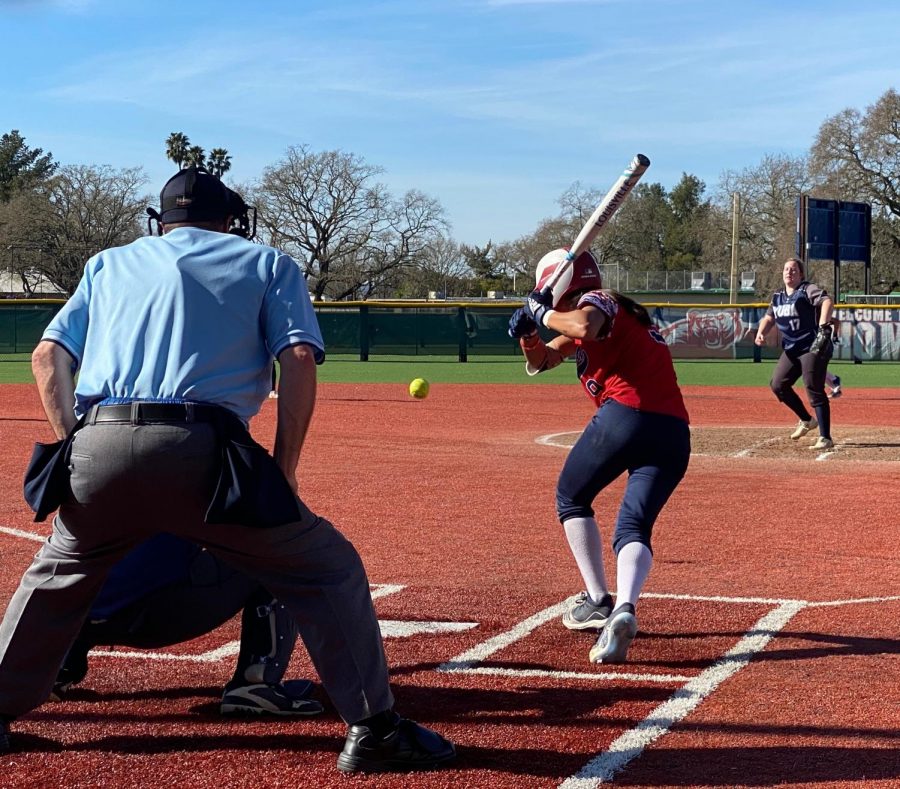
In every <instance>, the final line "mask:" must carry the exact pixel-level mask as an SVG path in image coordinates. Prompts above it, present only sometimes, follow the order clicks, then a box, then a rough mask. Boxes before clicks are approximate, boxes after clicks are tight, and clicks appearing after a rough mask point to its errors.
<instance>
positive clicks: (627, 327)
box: [575, 290, 690, 422]
mask: <svg viewBox="0 0 900 789" xmlns="http://www.w3.org/2000/svg"><path fill="white" fill-rule="evenodd" d="M587 305H590V306H591V307H595V308H597V309H598V310H602V311H603V313H604V314H605V315H606V317H607V322H606V325H605V326H604V327H603V330H602V331H601V333H600V335H599V336H598V337H597V339H596V340H576V341H575V342H576V344H577V345H578V350H577V352H576V355H575V362H576V365H577V367H578V377H579V378H580V379H581V383H582V384H583V385H584V388H585V391H587V394H588V397H590V398H591V399H592V400H593V401H594V403H596V404H597V406H600V404H601V403H602V402H603V401H604V400H608V399H610V398H611V399H613V400H615V401H616V402H617V403H621V404H622V405H626V406H629V407H630V408H636V409H637V410H639V411H649V412H651V413H655V414H669V415H670V416H676V417H679V418H680V419H683V420H684V421H685V422H690V419H689V417H688V412H687V409H686V408H685V407H684V400H683V399H682V397H681V390H680V389H679V388H678V381H677V380H676V378H675V367H674V365H673V364H672V354H671V353H669V348H668V346H667V345H666V341H665V339H664V338H663V337H662V335H661V334H660V333H659V332H658V331H656V329H655V328H653V327H648V326H644V325H643V324H642V323H641V322H640V321H638V319H637V318H635V317H634V315H632V314H631V313H630V312H628V311H627V310H624V309H621V308H620V307H619V304H618V302H617V301H616V300H615V299H614V298H613V297H612V296H610V295H609V294H608V293H604V292H603V291H601V290H592V291H590V292H589V293H585V294H584V295H583V296H582V297H581V298H580V299H579V300H578V306H579V307H585V306H587Z"/></svg>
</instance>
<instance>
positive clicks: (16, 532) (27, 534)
mask: <svg viewBox="0 0 900 789" xmlns="http://www.w3.org/2000/svg"><path fill="white" fill-rule="evenodd" d="M0 532H3V533H4V534H9V535H10V536H11V537H22V538H23V539H25V540H34V541H35V542H46V541H47V535H46V534H35V533H34V532H33V531H22V530H21V529H12V528H10V527H9V526H0Z"/></svg>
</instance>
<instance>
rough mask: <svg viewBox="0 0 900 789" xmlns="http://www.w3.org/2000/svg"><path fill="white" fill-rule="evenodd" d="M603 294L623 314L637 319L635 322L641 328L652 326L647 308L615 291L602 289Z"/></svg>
mask: <svg viewBox="0 0 900 789" xmlns="http://www.w3.org/2000/svg"><path fill="white" fill-rule="evenodd" d="M603 292H604V293H606V294H608V295H609V296H610V297H611V298H613V299H614V300H615V301H616V303H617V304H618V305H619V306H620V307H621V308H622V309H624V310H625V312H628V313H630V314H631V315H633V316H634V317H635V318H637V322H638V323H640V324H641V325H642V326H648V327H649V326H652V325H653V321H652V320H651V319H650V313H649V312H647V308H646V307H644V306H643V305H641V304H638V303H637V302H636V301H635V300H634V299H630V298H628V296H625V295H624V294H622V293H619V291H617V290H608V289H604V291H603Z"/></svg>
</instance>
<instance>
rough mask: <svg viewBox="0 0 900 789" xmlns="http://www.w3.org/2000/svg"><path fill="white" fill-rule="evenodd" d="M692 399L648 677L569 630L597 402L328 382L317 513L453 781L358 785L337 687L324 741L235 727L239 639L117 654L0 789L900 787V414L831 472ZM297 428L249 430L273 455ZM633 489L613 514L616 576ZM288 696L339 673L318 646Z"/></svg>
mask: <svg viewBox="0 0 900 789" xmlns="http://www.w3.org/2000/svg"><path fill="white" fill-rule="evenodd" d="M685 394H686V400H687V404H688V409H689V411H690V413H691V418H692V433H693V443H694V450H695V454H694V456H693V457H692V460H691V466H690V469H689V471H688V474H687V476H686V478H685V480H684V482H683V483H682V485H681V486H680V487H679V489H678V490H677V491H676V493H675V495H674V497H673V498H672V500H671V501H670V502H669V504H668V505H667V507H666V509H665V510H664V511H663V513H662V515H661V517H660V519H659V522H658V524H657V528H656V532H655V535H654V550H655V566H654V569H653V572H652V573H651V576H650V580H649V582H648V584H647V587H646V590H645V591H646V595H645V596H644V597H643V598H642V599H641V603H640V605H639V607H638V616H639V620H640V632H639V635H638V638H637V639H636V640H635V642H634V645H633V647H632V649H631V651H630V653H629V662H628V663H627V664H624V665H621V666H596V665H592V664H590V663H589V662H588V661H587V651H588V649H589V648H590V646H591V643H592V641H591V637H590V636H589V635H586V634H583V633H571V632H569V631H566V630H565V629H564V628H562V626H561V625H560V624H559V621H558V609H559V606H560V604H561V603H562V602H563V601H564V600H565V598H567V597H568V596H570V595H572V594H574V593H575V592H577V591H578V590H579V589H580V582H579V580H578V576H577V572H576V568H575V565H574V562H573V560H572V559H571V556H570V555H569V553H568V550H567V548H566V545H565V541H564V538H563V534H562V530H561V528H560V527H559V525H558V523H557V522H556V519H555V515H554V507H553V492H554V486H555V482H556V477H557V474H558V472H559V469H560V467H561V464H562V461H563V459H564V457H565V453H566V449H565V446H567V445H568V444H571V441H572V439H573V438H574V436H576V435H577V433H578V432H579V431H580V430H581V428H582V427H583V426H584V424H585V423H586V422H587V420H588V419H589V418H590V415H591V406H590V403H589V402H588V400H587V399H586V398H585V397H584V395H583V394H581V393H580V392H579V391H578V389H577V387H576V386H575V385H569V386H553V385H550V386H546V385H545V386H505V385H487V386H476V385H438V386H432V389H431V393H430V395H429V397H428V398H427V399H426V400H413V399H412V398H410V397H409V396H408V394H407V393H406V387H405V386H404V385H399V384H397V385H393V384H377V385H376V384H356V385H340V384H324V385H322V386H321V387H320V390H319V401H318V405H317V409H316V416H315V417H314V421H313V426H312V429H311V430H310V434H309V436H308V438H307V444H306V447H305V449H304V452H303V457H302V460H301V466H300V472H299V475H298V477H299V481H300V492H301V495H302V496H303V497H304V499H305V500H306V502H307V503H308V504H309V506H310V507H311V508H312V509H313V510H315V511H317V512H320V513H321V514H323V515H325V516H326V517H328V518H329V519H330V520H332V521H333V522H334V523H335V524H336V525H337V526H338V527H339V528H340V529H341V530H342V531H343V532H344V533H345V534H346V535H347V536H348V537H349V538H350V539H351V540H352V541H353V542H354V544H355V545H356V547H357V548H358V549H359V551H360V553H361V555H362V557H363V560H364V561H365V563H366V567H367V569H368V572H369V577H370V580H371V582H372V584H373V589H374V593H375V596H376V600H375V607H376V609H377V611H378V615H379V618H380V619H381V621H382V628H383V631H384V632H385V636H386V637H385V644H386V649H387V653H388V658H389V661H390V664H391V667H392V682H393V687H394V690H395V695H396V697H397V702H398V710H399V711H400V712H401V713H402V714H404V715H408V716H409V717H412V718H414V719H416V720H419V721H420V722H422V723H424V724H426V725H429V726H432V727H434V728H436V729H437V730H439V731H440V732H442V733H443V734H445V735H446V736H448V737H450V738H451V739H452V740H453V741H454V742H456V743H457V746H458V749H459V758H458V760H457V762H456V763H455V764H454V765H453V767H452V768H450V769H446V770H443V771H440V772H434V773H426V774H416V775H393V776H354V777H346V776H342V775H340V774H339V773H337V771H336V770H335V759H336V756H337V753H338V751H339V750H340V747H341V745H342V742H343V733H344V726H343V724H342V723H341V722H340V721H339V719H338V718H337V716H336V715H335V713H334V711H333V709H332V708H331V707H330V706H329V705H328V702H327V698H326V697H325V696H324V694H322V692H321V690H319V691H317V692H318V695H319V697H320V698H321V699H322V700H323V702H324V703H325V704H326V712H325V714H324V716H322V717H320V718H314V719H306V720H298V721H285V720H272V719H253V720H241V719H239V720H233V719H223V718H221V717H220V716H219V715H218V713H217V702H218V697H219V695H220V693H221V687H222V685H223V683H224V682H225V681H226V680H227V679H228V678H229V677H230V675H231V671H232V668H233V661H234V659H235V654H230V655H225V656H224V657H221V656H220V657H216V656H211V655H210V653H212V652H213V651H214V650H219V649H220V648H222V647H223V646H224V645H227V644H229V643H231V642H233V641H234V640H235V639H236V638H237V637H238V624H239V623H238V621H237V620H232V621H231V622H229V623H227V624H226V625H225V626H223V627H222V628H220V629H218V630H216V631H214V632H213V633H211V634H209V635H207V636H205V637H203V638H200V639H196V640H195V641H191V642H188V643H186V644H182V645H180V646H178V647H173V648H169V649H166V650H164V651H161V652H160V653H146V652H144V653H142V652H139V651H137V650H124V649H123V650H112V652H113V654H101V655H95V656H93V657H92V658H91V671H90V673H89V674H88V677H87V679H86V680H85V681H84V682H83V683H82V684H81V685H79V686H78V687H76V688H75V689H74V690H73V691H71V693H70V696H69V697H68V698H67V699H66V701H64V702H61V703H47V704H45V705H43V706H42V707H40V708H38V709H37V710H35V711H33V712H32V713H30V714H29V715H27V716H25V717H23V718H22V719H20V720H18V721H16V722H14V723H13V725H12V729H13V733H14V735H15V740H14V750H13V752H12V753H11V754H9V755H7V756H4V757H0V786H3V787H59V786H66V787H116V788H118V787H145V786H146V787H154V788H155V787H164V786H179V787H181V786H184V787H210V788H211V787H216V789H225V788H226V787H250V786H252V787H260V788H265V787H287V786H291V787H293V786H309V787H330V786H340V787H350V786H373V787H388V788H391V789H393V788H394V787H426V788H428V787H490V789H505V788H506V787H552V786H565V787H567V789H575V788H576V787H578V789H586V787H593V786H598V785H600V784H601V783H607V782H608V783H611V784H612V785H614V786H628V787H679V788H683V787H768V786H790V787H828V788H829V789H834V787H860V788H861V787H866V789H868V787H885V788H886V787H898V786H900V758H898V756H897V754H898V750H897V747H898V734H900V690H898V682H897V676H898V674H900V660H898V653H900V626H898V622H900V553H898V547H897V546H898V543H900V392H898V390H893V389H891V390H887V389H882V390H874V389H873V390H866V391H863V390H853V391H852V393H851V392H849V391H848V393H847V394H846V395H845V396H844V397H843V398H842V399H841V400H839V401H837V402H835V403H834V405H833V420H834V430H833V433H834V437H835V441H836V444H837V446H836V448H835V450H834V451H833V452H828V453H818V452H814V451H811V450H809V449H808V446H809V444H810V443H811V440H812V439H813V438H814V436H812V435H811V436H809V437H808V438H807V439H803V440H802V441H800V442H793V441H790V439H789V438H788V435H789V434H790V432H791V430H792V429H793V426H794V424H795V422H796V420H795V419H794V417H793V416H792V415H791V414H790V412H789V411H788V410H787V409H786V408H785V407H784V406H782V405H780V404H779V403H777V402H776V401H775V400H774V398H773V397H772V395H771V392H769V390H768V389H763V388H759V389H739V388H711V387H694V388H691V387H688V388H686V390H685ZM0 398H2V400H0V401H2V404H3V407H2V412H0V423H2V429H3V436H4V439H5V440H4V444H5V451H4V453H3V455H2V458H0V470H2V472H3V473H2V475H0V485H2V492H3V494H4V495H3V497H2V502H3V503H2V505H0V556H2V565H0V566H2V572H0V607H5V605H6V602H7V601H8V599H9V597H10V595H11V594H12V592H13V590H14V589H15V586H16V584H17V583H18V580H19V578H20V576H21V574H22V572H24V570H25V568H26V567H27V565H28V563H29V561H30V559H31V557H32V555H33V554H34V552H35V551H36V549H37V548H38V547H39V538H40V536H42V535H46V534H48V533H49V524H47V523H41V524H36V523H34V522H33V521H32V513H31V512H30V511H29V510H28V509H27V507H26V505H25V503H24V501H23V500H22V492H21V480H22V473H23V471H24V468H25V465H26V462H27V459H28V456H29V454H30V452H31V447H32V443H33V442H34V441H36V440H49V438H50V433H49V428H48V427H47V425H46V423H45V421H44V419H43V413H42V411H41V408H40V404H39V402H38V400H37V395H36V392H35V390H34V387H32V386H24V385H23V386H15V385H10V386H4V387H3V388H2V390H0ZM274 413H275V408H274V403H273V401H268V402H267V403H266V404H265V405H264V406H263V411H262V413H261V414H260V415H259V417H257V418H256V419H255V420H254V423H253V425H252V429H253V432H254V434H255V435H256V437H257V438H258V439H259V440H260V441H261V443H263V444H264V445H266V446H271V443H272V438H273V434H274ZM622 484H623V483H622V481H621V480H620V481H619V482H617V483H616V484H615V485H614V486H612V488H611V489H609V490H607V491H604V492H603V493H602V494H601V495H600V497H599V498H598V500H597V502H596V510H597V518H598V522H599V523H600V525H601V533H602V536H603V539H604V551H605V556H606V558H607V571H608V574H609V575H610V577H611V578H614V576H615V573H614V563H613V557H612V553H611V551H610V549H609V541H610V536H611V525H612V522H613V520H614V517H615V510H616V507H617V504H618V498H619V496H620V495H621V491H622ZM450 623H455V624H454V626H453V627H451V626H450ZM216 654H219V653H216ZM288 676H289V677H299V676H307V677H312V678H315V674H314V673H313V669H312V668H311V666H310V664H309V660H308V658H307V657H306V655H305V652H304V650H303V648H302V645H298V648H297V650H296V653H295V656H294V659H293V662H292V666H291V670H290V671H289V672H288Z"/></svg>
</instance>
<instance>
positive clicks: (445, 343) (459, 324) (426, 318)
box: [0, 299, 900, 362]
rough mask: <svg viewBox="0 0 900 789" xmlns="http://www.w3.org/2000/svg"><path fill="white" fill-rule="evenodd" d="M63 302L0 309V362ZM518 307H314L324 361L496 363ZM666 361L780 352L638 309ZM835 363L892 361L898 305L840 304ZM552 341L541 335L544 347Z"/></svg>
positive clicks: (759, 307) (706, 308)
mask: <svg viewBox="0 0 900 789" xmlns="http://www.w3.org/2000/svg"><path fill="white" fill-rule="evenodd" d="M64 303H65V302H64V301H62V300H55V299H9V300H7V301H5V302H0V361H4V360H20V359H22V358H25V357H27V355H28V354H30V353H31V351H32V350H33V349H34V347H35V345H36V344H37V342H38V341H39V340H40V337H41V334H42V333H43V331H44V328H45V327H46V325H47V324H48V323H49V322H50V320H51V318H52V317H53V316H54V315H55V314H56V313H57V311H58V310H59V309H60V307H62V305H63V304H64ZM520 305H521V302H520V301H504V302H495V303H481V302H452V303H451V302H422V301H419V302H416V301H364V302H317V303H316V304H315V310H316V315H317V317H318V320H319V325H320V327H321V329H322V336H323V338H324V340H325V347H326V349H327V351H328V353H332V354H350V355H357V354H358V355H359V358H360V360H362V361H367V360H369V359H370V358H373V357H378V356H397V355H410V356H456V357H457V358H458V359H459V361H461V362H464V361H466V360H467V359H468V358H469V357H470V356H505V355H517V354H518V353H519V347H518V343H517V342H515V341H514V340H512V339H510V337H509V335H508V334H507V332H506V330H507V324H508V321H509V317H510V315H512V312H513V310H515V309H516V308H517V307H519V306H520ZM644 306H645V307H647V309H648V310H650V312H651V316H652V317H653V320H654V321H655V323H656V325H657V327H658V328H659V330H660V333H661V334H662V335H663V336H664V337H665V339H666V343H667V344H668V346H669V348H670V349H671V351H672V355H673V357H675V358H679V359H753V360H755V361H760V360H761V359H770V358H774V357H776V356H778V354H779V353H780V346H779V339H778V336H777V334H778V333H777V331H772V332H770V334H769V337H768V338H767V345H766V346H764V347H763V348H758V347H757V346H756V345H755V344H754V342H753V339H754V337H755V335H756V329H757V326H758V325H759V321H760V319H761V318H762V316H763V315H764V314H765V310H766V307H767V304H764V303H759V304H720V305H713V304H669V303H665V304H663V303H656V304H654V303H646V304H645V305H644ZM835 319H836V335H835V336H836V339H837V345H836V347H835V358H836V359H852V360H853V361H858V362H861V361H900V306H893V307H892V306H874V305H869V304H841V305H838V306H837V308H836V309H835ZM551 336H552V334H551V333H547V337H546V338H547V339H549V338H550V337H551Z"/></svg>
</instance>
